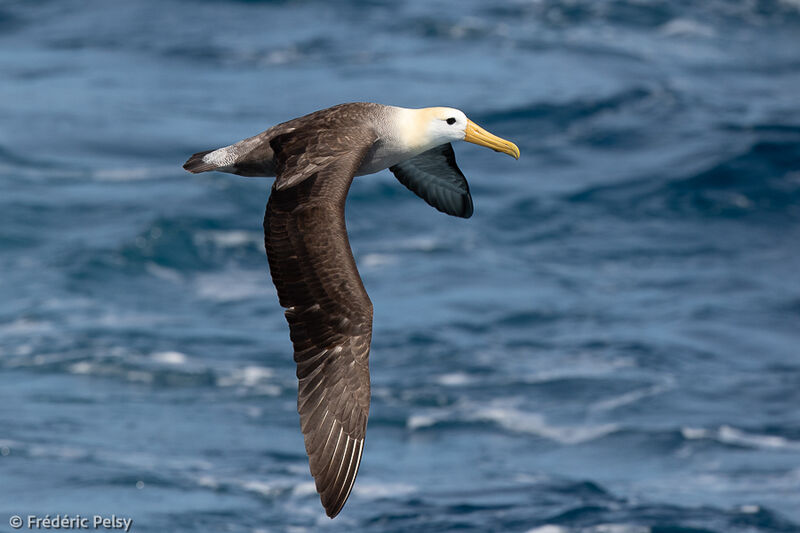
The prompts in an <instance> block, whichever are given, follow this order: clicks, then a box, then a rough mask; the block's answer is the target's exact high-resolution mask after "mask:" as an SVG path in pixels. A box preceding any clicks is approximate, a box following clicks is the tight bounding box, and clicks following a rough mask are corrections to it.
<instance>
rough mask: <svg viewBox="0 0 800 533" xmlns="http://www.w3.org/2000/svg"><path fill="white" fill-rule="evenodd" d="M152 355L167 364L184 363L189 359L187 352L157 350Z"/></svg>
mask: <svg viewBox="0 0 800 533" xmlns="http://www.w3.org/2000/svg"><path fill="white" fill-rule="evenodd" d="M150 357H151V358H152V359H153V360H154V361H156V362H158V363H163V364H165V365H183V364H186V361H187V360H188V358H187V357H186V355H185V354H182V353H181V352H175V351H166V352H155V353H154V354H152V355H151V356H150Z"/></svg>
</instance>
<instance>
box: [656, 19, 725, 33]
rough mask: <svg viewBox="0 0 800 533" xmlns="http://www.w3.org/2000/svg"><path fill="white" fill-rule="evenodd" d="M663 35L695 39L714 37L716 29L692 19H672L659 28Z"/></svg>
mask: <svg viewBox="0 0 800 533" xmlns="http://www.w3.org/2000/svg"><path fill="white" fill-rule="evenodd" d="M659 32H660V33H661V34H662V35H666V36H668V37H672V36H693V37H713V36H714V35H716V32H715V31H714V28H712V27H711V26H708V25H706V24H703V23H701V22H697V21H696V20H691V19H682V18H677V19H672V20H670V21H669V22H667V23H666V24H664V25H663V26H661V27H660V28H659Z"/></svg>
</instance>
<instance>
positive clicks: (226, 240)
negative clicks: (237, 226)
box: [194, 230, 264, 248]
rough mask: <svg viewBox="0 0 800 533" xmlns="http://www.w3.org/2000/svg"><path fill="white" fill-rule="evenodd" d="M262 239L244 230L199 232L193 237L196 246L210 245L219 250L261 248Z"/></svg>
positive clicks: (255, 233)
mask: <svg viewBox="0 0 800 533" xmlns="http://www.w3.org/2000/svg"><path fill="white" fill-rule="evenodd" d="M263 238H264V237H263V235H262V234H261V233H257V232H255V231H244V230H215V231H201V232H198V233H197V235H195V236H194V240H195V242H196V243H198V244H208V243H211V244H213V245H215V246H218V247H220V248H237V247H240V246H247V245H250V244H255V245H258V246H261V245H263V244H264V241H263Z"/></svg>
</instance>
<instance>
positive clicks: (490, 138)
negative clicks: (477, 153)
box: [464, 119, 519, 159]
mask: <svg viewBox="0 0 800 533" xmlns="http://www.w3.org/2000/svg"><path fill="white" fill-rule="evenodd" d="M464 140H465V141H467V142H468V143H474V144H480V145H481V146H486V147H488V148H491V149H492V150H494V151H495V152H503V153H504V154H508V155H510V156H511V157H513V158H514V159H519V148H517V145H516V144H514V143H512V142H511V141H507V140H505V139H501V138H500V137H498V136H497V135H492V134H491V133H489V132H488V131H486V130H485V129H483V128H481V127H480V126H478V125H477V124H475V123H474V122H472V121H471V120H469V119H467V130H466V135H464Z"/></svg>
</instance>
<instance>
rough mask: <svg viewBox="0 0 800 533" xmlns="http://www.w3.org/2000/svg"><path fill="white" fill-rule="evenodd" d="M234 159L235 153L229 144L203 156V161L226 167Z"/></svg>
mask: <svg viewBox="0 0 800 533" xmlns="http://www.w3.org/2000/svg"><path fill="white" fill-rule="evenodd" d="M235 160H236V154H235V153H234V151H233V150H232V149H231V147H230V146H226V147H225V148H219V149H217V150H214V151H213V152H210V153H208V154H206V155H204V156H203V162H204V163H209V164H211V165H216V166H218V167H227V166H230V165H232V164H233V163H234V162H235Z"/></svg>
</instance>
